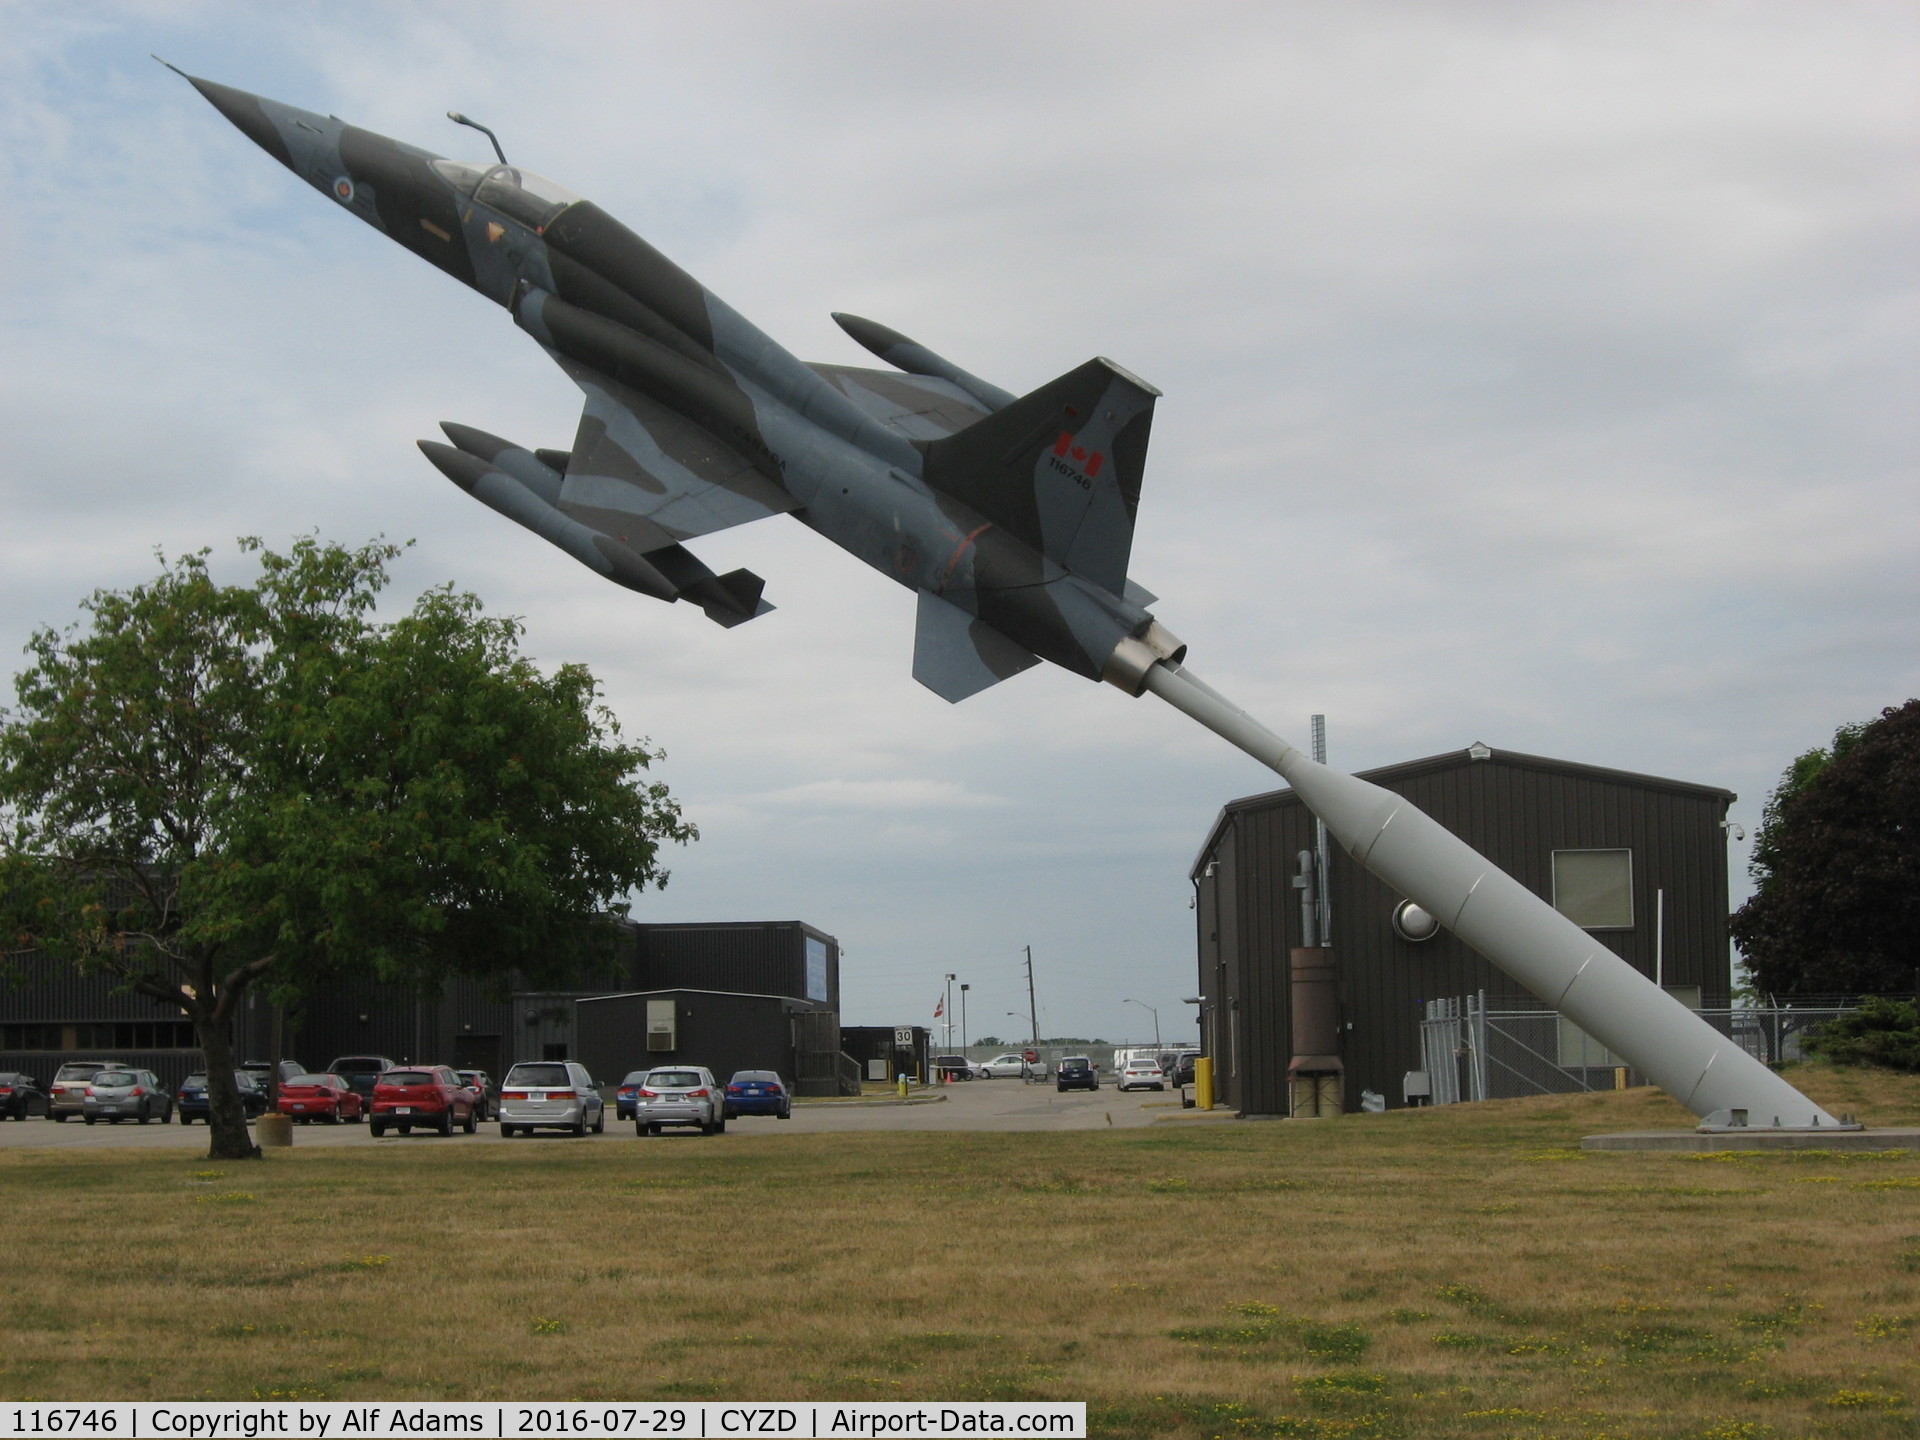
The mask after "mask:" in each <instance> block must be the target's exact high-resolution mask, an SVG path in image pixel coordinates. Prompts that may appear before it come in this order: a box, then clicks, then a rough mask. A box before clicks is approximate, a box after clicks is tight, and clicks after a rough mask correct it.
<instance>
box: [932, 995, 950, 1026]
mask: <svg viewBox="0 0 1920 1440" xmlns="http://www.w3.org/2000/svg"><path fill="white" fill-rule="evenodd" d="M946 1013H947V997H946V996H944V995H942V996H941V997H940V998H939V999H938V1000H936V1001H934V1002H933V1018H934V1019H936V1020H938V1019H939V1018H940V1017H941V1016H942V1015H944V1014H946Z"/></svg>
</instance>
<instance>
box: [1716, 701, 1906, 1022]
mask: <svg viewBox="0 0 1920 1440" xmlns="http://www.w3.org/2000/svg"><path fill="white" fill-rule="evenodd" d="M1752 874H1753V878H1754V881H1755V883H1756V886H1757V888H1756V890H1755V893H1754V895H1753V898H1752V899H1750V900H1748V901H1747V903H1746V904H1745V905H1743V906H1741V907H1740V909H1739V910H1738V911H1737V912H1736V913H1735V914H1734V916H1733V921H1732V925H1731V929H1732V931H1733V937H1734V939H1735V940H1736V941H1737V942H1738V943H1739V946H1740V950H1741V954H1742V956H1743V957H1744V959H1745V962H1746V966H1747V969H1748V971H1749V972H1750V973H1751V975H1752V977H1753V984H1754V988H1755V989H1756V990H1758V991H1759V992H1761V993H1763V994H1772V995H1831V994H1878V995H1893V994H1906V993H1910V992H1911V991H1912V990H1913V988H1914V984H1915V978H1914V972H1915V969H1916V967H1920V700H1909V701H1908V702H1907V703H1906V704H1905V705H1902V706H1900V707H1898V708H1896V709H1888V710H1885V711H1883V712H1882V713H1881V715H1880V717H1879V718H1878V719H1876V720H1873V721H1871V722H1869V723H1867V724H1864V725H1847V726H1842V727H1841V729H1840V731H1839V732H1838V733H1837V734H1836V735H1835V736H1834V743H1833V745H1832V747H1831V748H1830V749H1822V750H1812V751H1808V752H1807V753H1806V754H1805V755H1802V756H1800V757H1799V758H1798V759H1797V760H1795V761H1794V763H1793V765H1792V766H1791V767H1789V769H1788V770H1787V772H1786V774H1785V775H1784V776H1782V777H1781V781H1780V784H1779V786H1778V787H1776V789H1775V790H1774V792H1773V795H1772V796H1771V797H1770V798H1769V799H1768V801H1767V807H1766V811H1765V813H1764V815H1763V817H1762V819H1761V823H1760V826H1759V829H1758V831H1757V832H1756V834H1755V836H1754V854H1753V865H1752Z"/></svg>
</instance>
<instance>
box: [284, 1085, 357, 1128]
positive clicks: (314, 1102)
mask: <svg viewBox="0 0 1920 1440" xmlns="http://www.w3.org/2000/svg"><path fill="white" fill-rule="evenodd" d="M279 1109H280V1113H281V1114H282V1115H290V1116H292V1117H293V1118H294V1119H295V1120H298V1121H299V1122H300V1123H301V1124H303V1125H304V1124H307V1123H308V1122H310V1121H314V1120H324V1121H326V1122H327V1123H328V1124H329V1125H338V1124H341V1123H342V1122H343V1121H344V1122H345V1123H347V1124H349V1125H358V1124H359V1123H360V1122H361V1120H363V1119H364V1118H365V1117H366V1113H367V1107H366V1102H365V1101H364V1100H362V1099H361V1098H360V1092H359V1091H358V1090H356V1089H354V1088H353V1087H352V1086H351V1085H349V1084H347V1082H346V1081H344V1080H342V1079H341V1078H340V1077H339V1076H338V1075H296V1076H294V1077H293V1078H292V1079H291V1080H282V1081H281V1082H280V1102H279Z"/></svg>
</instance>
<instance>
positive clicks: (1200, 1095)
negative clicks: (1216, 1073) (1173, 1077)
mask: <svg viewBox="0 0 1920 1440" xmlns="http://www.w3.org/2000/svg"><path fill="white" fill-rule="evenodd" d="M1193 1104H1194V1108H1195V1109H1198V1110H1211V1109H1213V1061H1212V1060H1211V1059H1209V1058H1208V1057H1207V1056H1205V1055H1202V1056H1201V1057H1200V1058H1199V1059H1198V1060H1195V1061H1194V1062H1193Z"/></svg>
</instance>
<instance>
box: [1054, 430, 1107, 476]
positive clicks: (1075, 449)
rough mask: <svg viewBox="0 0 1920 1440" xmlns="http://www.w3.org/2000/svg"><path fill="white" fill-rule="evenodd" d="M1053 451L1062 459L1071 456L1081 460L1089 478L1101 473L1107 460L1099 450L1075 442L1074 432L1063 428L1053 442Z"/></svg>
mask: <svg viewBox="0 0 1920 1440" xmlns="http://www.w3.org/2000/svg"><path fill="white" fill-rule="evenodd" d="M1053 453H1054V455H1055V456H1056V457H1057V458H1059V459H1062V460H1065V459H1067V458H1069V457H1071V458H1072V459H1074V460H1077V461H1079V462H1080V468H1081V469H1083V470H1085V471H1086V472H1087V478H1088V479H1089V480H1091V479H1092V478H1093V477H1094V476H1096V475H1098V474H1099V473H1100V467H1101V466H1102V465H1104V464H1105V463H1106V460H1107V457H1106V456H1105V455H1103V454H1101V453H1100V452H1099V451H1098V450H1094V451H1091V452H1089V451H1088V450H1087V448H1086V446H1084V445H1076V444H1074V443H1073V436H1072V434H1071V433H1070V432H1068V431H1065V430H1062V431H1061V432H1060V438H1059V439H1058V440H1056V441H1054V442H1053Z"/></svg>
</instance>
